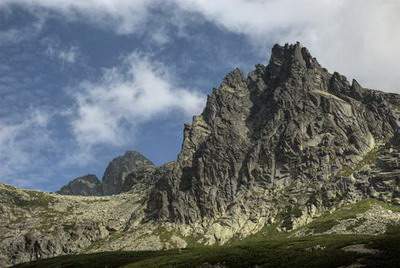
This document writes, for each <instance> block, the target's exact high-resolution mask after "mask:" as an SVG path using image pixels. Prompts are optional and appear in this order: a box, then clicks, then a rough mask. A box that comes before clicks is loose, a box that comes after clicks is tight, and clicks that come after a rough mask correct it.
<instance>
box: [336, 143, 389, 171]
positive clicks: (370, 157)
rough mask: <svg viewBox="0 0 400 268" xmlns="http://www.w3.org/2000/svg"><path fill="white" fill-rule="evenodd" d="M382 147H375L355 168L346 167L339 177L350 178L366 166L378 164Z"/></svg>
mask: <svg viewBox="0 0 400 268" xmlns="http://www.w3.org/2000/svg"><path fill="white" fill-rule="evenodd" d="M381 149H382V147H375V148H373V149H372V150H371V151H369V152H368V153H366V154H365V156H364V158H363V159H361V161H359V162H357V163H356V164H354V165H353V166H345V167H343V168H342V170H341V171H340V172H339V176H344V177H348V176H350V175H351V174H353V173H354V172H357V171H360V170H361V169H362V168H363V167H365V166H366V165H370V164H373V163H375V162H376V159H377V158H378V155H379V153H380V151H381Z"/></svg>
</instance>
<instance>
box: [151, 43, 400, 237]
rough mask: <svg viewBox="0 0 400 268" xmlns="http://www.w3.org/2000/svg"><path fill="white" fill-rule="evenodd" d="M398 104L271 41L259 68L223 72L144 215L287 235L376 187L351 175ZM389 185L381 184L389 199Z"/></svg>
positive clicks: (382, 135) (296, 48)
mask: <svg viewBox="0 0 400 268" xmlns="http://www.w3.org/2000/svg"><path fill="white" fill-rule="evenodd" d="M399 100H400V97H399V95H395V94H386V93H383V92H379V91H374V90H369V89H365V88H363V87H361V86H360V85H359V83H357V82H356V81H355V80H354V81H353V82H352V83H351V84H350V83H349V82H348V81H347V80H346V78H345V77H344V76H342V75H340V74H338V73H336V72H335V73H333V74H331V73H329V72H328V71H327V70H326V69H324V68H323V67H321V66H320V64H319V63H318V62H317V60H316V59H315V58H313V57H312V56H311V55H310V53H309V52H308V50H307V49H306V48H304V47H301V45H300V44H299V43H297V44H295V45H285V46H279V45H275V46H274V47H273V49H272V54H271V59H270V62H269V64H268V65H267V66H264V65H257V66H256V68H255V70H254V71H252V72H251V73H250V74H249V75H248V76H247V77H246V76H244V75H243V73H242V72H241V71H240V70H238V69H236V70H234V71H233V72H231V73H230V74H228V75H227V76H226V77H225V79H224V80H223V82H222V84H221V85H220V86H219V88H218V89H214V90H213V92H212V94H211V95H210V96H209V97H208V100H207V104H206V107H205V109H204V111H203V113H202V114H201V115H199V116H195V117H194V119H193V122H192V124H190V125H186V126H185V130H184V141H183V146H182V151H181V153H180V154H179V156H178V160H177V162H176V165H175V167H174V169H173V170H172V172H170V173H169V174H167V175H166V176H164V177H163V178H162V179H160V180H159V181H158V182H157V183H156V186H155V188H154V190H153V191H152V196H151V197H150V201H149V206H148V215H149V217H150V218H152V219H154V220H156V221H159V220H166V221H171V222H180V223H186V224H190V223H194V222H199V221H203V220H204V219H210V218H211V219H221V218H222V219H231V218H232V217H233V218H235V217H237V216H238V215H240V217H241V220H242V221H243V222H244V223H245V224H247V223H248V222H249V221H250V222H251V221H252V220H253V221H262V219H265V220H266V221H267V222H268V221H279V222H280V224H282V226H284V228H288V229H290V228H293V227H294V226H295V224H296V221H297V220H296V219H302V218H303V219H304V218H305V219H307V218H310V216H311V215H313V214H315V213H319V212H320V211H324V210H327V209H330V208H332V207H334V206H336V205H339V204H341V202H346V201H349V200H357V199H360V198H364V197H366V196H370V194H371V192H372V190H371V189H376V188H379V187H377V184H376V183H373V182H371V181H370V180H369V178H367V177H364V178H363V179H362V182H360V181H358V182H356V181H355V180H354V177H353V173H354V172H356V167H357V166H359V165H362V164H363V163H364V162H365V158H368V157H370V155H371V154H373V152H374V151H375V150H377V149H378V148H380V146H381V145H382V144H386V143H388V142H390V140H391V139H392V138H393V137H394V135H395V132H396V130H397V128H398V126H397V123H396V120H397V118H398V112H397V111H398V107H399V106H398V104H399ZM390 180H392V181H395V179H394V177H392V176H391V178H390ZM394 183H395V184H396V185H397V181H395V182H394ZM394 188H395V187H394ZM394 188H390V189H389V188H386V189H387V191H388V196H390V197H389V198H388V199H387V201H393V200H394V198H395V195H396V194H394V192H395V191H396V190H395V189H394ZM227 221H229V220H225V224H228V225H229V224H231V223H229V222H227Z"/></svg>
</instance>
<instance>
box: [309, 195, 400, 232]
mask: <svg viewBox="0 0 400 268" xmlns="http://www.w3.org/2000/svg"><path fill="white" fill-rule="evenodd" d="M373 205H379V206H382V207H383V208H385V209H390V210H392V211H400V206H396V205H392V204H388V203H385V202H382V201H379V200H376V199H365V200H362V201H359V202H357V203H354V204H348V205H346V206H343V207H341V208H340V209H338V210H336V211H334V212H332V213H329V212H327V213H325V214H323V215H321V216H320V217H318V218H316V219H315V220H313V221H312V222H311V223H310V224H308V225H307V226H306V228H307V229H309V230H312V231H313V232H314V233H323V232H326V231H328V230H329V229H331V228H332V227H334V226H335V225H337V224H338V223H339V222H340V221H342V220H347V219H351V218H355V215H357V214H361V213H365V212H366V211H367V210H369V209H370V208H371V207H372V206H373Z"/></svg>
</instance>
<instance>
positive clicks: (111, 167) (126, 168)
mask: <svg viewBox="0 0 400 268" xmlns="http://www.w3.org/2000/svg"><path fill="white" fill-rule="evenodd" d="M152 167H154V164H153V163H152V162H151V161H150V160H148V159H147V158H146V157H144V156H143V155H142V154H140V153H138V152H135V151H128V152H126V153H125V154H124V155H122V156H119V157H116V158H114V159H113V160H112V161H111V162H110V164H108V166H107V168H106V171H105V172H104V175H103V180H102V182H103V193H104V195H113V194H119V193H121V192H123V191H124V190H128V189H129V187H128V186H129V180H128V181H127V180H126V178H127V176H128V175H129V174H130V173H132V172H135V171H138V170H143V169H146V168H152Z"/></svg>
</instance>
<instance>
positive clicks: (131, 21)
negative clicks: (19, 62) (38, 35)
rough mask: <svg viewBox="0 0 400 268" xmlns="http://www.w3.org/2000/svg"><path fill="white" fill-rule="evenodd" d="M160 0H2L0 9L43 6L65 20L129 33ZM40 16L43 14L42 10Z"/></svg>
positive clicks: (35, 8)
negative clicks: (83, 22) (16, 6)
mask: <svg viewBox="0 0 400 268" xmlns="http://www.w3.org/2000/svg"><path fill="white" fill-rule="evenodd" d="M157 2H160V3H161V2H162V1H159V0H135V1H131V0H100V1H99V0H84V1H75V0H33V1H32V0H2V1H0V8H1V7H3V8H6V7H9V6H11V5H14V6H15V5H19V6H22V7H25V8H28V9H31V10H32V11H33V13H34V12H35V11H36V10H38V9H46V10H47V11H51V12H55V13H58V14H60V15H63V16H64V18H65V19H67V20H76V19H81V20H83V21H85V22H93V23H94V24H97V25H101V26H102V27H111V28H114V29H116V30H117V32H118V33H120V34H126V33H132V32H134V31H135V30H137V27H139V26H141V23H142V22H143V21H144V20H145V19H146V17H147V15H148V11H149V9H150V8H152V7H153V6H154V5H156V4H157ZM41 15H45V14H44V13H42V14H41Z"/></svg>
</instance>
